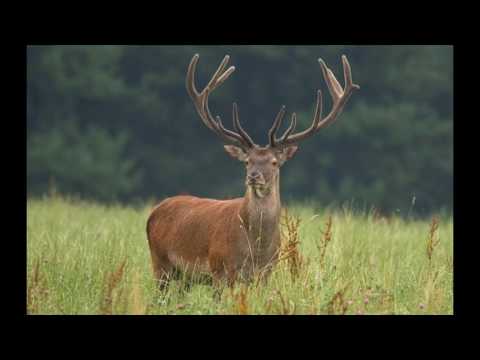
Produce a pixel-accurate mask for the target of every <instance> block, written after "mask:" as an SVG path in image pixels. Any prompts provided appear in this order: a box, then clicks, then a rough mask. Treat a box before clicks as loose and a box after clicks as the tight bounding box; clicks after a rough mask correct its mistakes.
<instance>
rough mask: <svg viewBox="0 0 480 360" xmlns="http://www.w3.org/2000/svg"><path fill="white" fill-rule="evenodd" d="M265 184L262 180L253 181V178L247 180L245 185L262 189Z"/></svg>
mask: <svg viewBox="0 0 480 360" xmlns="http://www.w3.org/2000/svg"><path fill="white" fill-rule="evenodd" d="M266 185H267V184H265V183H263V182H258V181H255V180H249V181H247V186H250V187H252V188H254V189H263V188H264V187H266Z"/></svg>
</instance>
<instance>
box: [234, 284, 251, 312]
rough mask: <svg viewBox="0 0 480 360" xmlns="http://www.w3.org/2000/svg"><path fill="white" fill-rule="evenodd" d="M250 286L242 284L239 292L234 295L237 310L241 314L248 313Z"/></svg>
mask: <svg viewBox="0 0 480 360" xmlns="http://www.w3.org/2000/svg"><path fill="white" fill-rule="evenodd" d="M247 290H248V287H247V286H245V285H242V286H241V287H240V291H239V293H238V294H236V295H235V296H234V298H235V300H236V303H235V304H236V310H237V313H238V314H239V315H248V300H247V293H248V291H247Z"/></svg>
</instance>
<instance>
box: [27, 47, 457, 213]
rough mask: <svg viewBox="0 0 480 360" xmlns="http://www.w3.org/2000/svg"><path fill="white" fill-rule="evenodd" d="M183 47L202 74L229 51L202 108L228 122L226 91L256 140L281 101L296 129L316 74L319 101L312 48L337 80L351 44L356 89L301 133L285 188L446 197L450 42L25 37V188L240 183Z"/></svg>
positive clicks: (208, 189) (432, 203) (421, 206)
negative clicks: (83, 42) (162, 42)
mask: <svg viewBox="0 0 480 360" xmlns="http://www.w3.org/2000/svg"><path fill="white" fill-rule="evenodd" d="M194 53H199V54H200V62H199V66H198V68H197V83H198V84H199V86H202V87H203V86H204V85H205V84H206V82H207V81H208V79H209V77H210V76H211V74H212V73H213V71H214V70H215V69H216V67H217V65H218V63H219V62H220V61H221V59H222V58H223V56H224V55H225V54H227V53H228V54H230V55H231V63H232V65H235V66H236V69H237V70H236V71H235V73H234V75H233V77H232V78H231V80H229V81H227V82H226V83H225V84H223V85H222V87H221V89H219V90H218V91H216V92H215V93H214V94H212V96H211V100H210V102H211V106H210V108H211V109H212V111H213V112H214V114H220V115H222V118H223V119H224V123H225V124H228V123H229V122H230V121H229V119H230V116H231V104H232V102H233V101H237V102H238V104H239V110H240V117H241V120H242V124H243V125H244V127H245V128H246V129H247V131H248V132H249V133H250V134H251V135H252V137H253V139H254V140H255V141H256V142H258V143H260V144H265V143H266V141H267V136H266V133H267V130H268V129H269V127H270V126H271V123H272V121H273V119H274V117H275V115H276V113H277V112H278V110H279V108H280V106H281V105H282V104H284V105H286V107H287V111H288V112H289V113H291V112H293V111H295V112H297V114H298V115H299V116H298V119H299V125H298V129H304V128H306V127H307V126H309V124H310V121H311V119H312V117H313V105H314V101H315V99H314V97H315V96H314V95H315V91H316V89H318V88H321V89H322V90H324V91H323V93H324V105H325V106H324V109H325V110H324V112H327V111H328V109H329V108H330V106H331V101H330V98H329V95H328V91H327V90H326V86H325V84H324V80H323V79H322V76H321V72H320V69H319V66H318V64H317V62H316V59H317V58H318V57H322V58H323V59H324V60H325V61H326V62H327V64H328V65H329V66H330V67H331V68H332V71H333V72H334V73H335V74H337V77H338V78H339V80H340V81H341V82H343V79H342V68H341V61H340V55H341V54H343V53H344V54H346V55H347V56H348V58H349V60H350V63H351V64H352V71H353V77H354V81H355V82H356V83H358V84H360V86H361V90H360V91H359V92H357V93H356V94H355V95H354V96H353V97H352V98H351V100H350V102H349V104H348V105H347V107H346V109H345V111H344V113H343V114H342V115H341V116H340V119H339V121H338V122H337V123H336V124H334V125H332V126H330V127H329V128H328V129H326V130H324V131H322V132H321V133H319V135H318V136H316V137H315V138H312V139H309V140H308V141H305V142H304V143H302V144H300V151H299V153H298V155H297V156H296V157H295V159H294V160H293V161H291V162H290V163H288V164H287V165H286V166H285V169H284V170H283V172H282V195H283V197H284V198H285V199H288V200H292V199H295V200H302V199H303V200H307V199H308V200H314V201H317V202H320V203H337V204H341V203H343V202H345V201H351V200H352V199H353V200H354V201H355V202H356V203H357V204H360V205H362V206H367V207H370V206H375V207H377V208H380V209H381V210H382V211H384V212H387V213H388V212H392V211H397V209H399V211H400V213H401V214H406V213H407V211H410V208H411V207H412V206H411V203H412V199H413V198H414V197H415V206H414V208H413V212H418V213H420V214H427V213H429V212H432V211H434V210H436V209H439V208H444V209H447V210H448V209H451V208H452V205H453V198H452V192H453V191H452V190H453V47H451V46H403V45H402V46H344V45H336V46H264V45H262V46H260V45H255V46H30V47H28V52H27V78H28V79H27V80H28V81H27V130H28V132H27V134H28V135H27V136H28V139H27V144H28V145H27V156H28V167H27V170H28V173H27V185H28V192H29V194H31V195H41V194H42V193H44V192H45V191H46V189H47V188H48V183H49V181H50V180H49V179H54V180H55V183H56V185H57V187H58V188H59V190H60V191H62V192H66V193H78V194H81V195H82V196H84V197H89V198H95V199H98V200H112V199H118V200H122V201H129V200H132V199H135V198H143V199H146V198H151V197H156V198H162V197H165V196H171V195H174V194H177V193H179V192H188V193H191V194H196V195H199V196H209V197H223V196H239V195H240V194H242V192H243V189H242V177H243V173H242V171H243V170H242V168H241V166H239V164H237V163H235V162H233V161H231V159H230V158H228V156H227V155H226V154H225V153H224V151H223V149H222V146H221V143H220V140H218V139H217V138H216V137H215V135H214V134H212V133H211V131H209V130H208V129H206V128H205V126H203V125H202V124H201V121H200V120H199V118H198V115H197V114H196V113H195V109H194V106H193V104H192V103H191V100H190V98H189V97H188V95H187V93H186V90H185V73H186V68H187V66H188V63H189V61H190V59H191V56H192V55H193V54H194ZM286 123H287V121H285V123H284V124H283V128H285V127H286V126H287V124H286ZM97 132H98V135H95V133H97ZM127 135H128V136H127ZM102 143H105V144H102ZM82 152H85V154H82ZM90 167H91V168H90Z"/></svg>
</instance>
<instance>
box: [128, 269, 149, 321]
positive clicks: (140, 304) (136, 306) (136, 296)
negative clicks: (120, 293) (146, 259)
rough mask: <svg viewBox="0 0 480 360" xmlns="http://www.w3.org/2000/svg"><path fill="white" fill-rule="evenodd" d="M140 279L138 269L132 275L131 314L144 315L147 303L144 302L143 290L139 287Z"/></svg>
mask: <svg viewBox="0 0 480 360" xmlns="http://www.w3.org/2000/svg"><path fill="white" fill-rule="evenodd" d="M139 284H140V281H139V274H138V271H135V273H134V275H133V284H132V290H131V291H130V301H129V302H130V304H131V311H130V313H131V314H133V315H144V314H146V313H147V305H146V304H145V301H144V297H143V292H142V290H141V289H140V285H139Z"/></svg>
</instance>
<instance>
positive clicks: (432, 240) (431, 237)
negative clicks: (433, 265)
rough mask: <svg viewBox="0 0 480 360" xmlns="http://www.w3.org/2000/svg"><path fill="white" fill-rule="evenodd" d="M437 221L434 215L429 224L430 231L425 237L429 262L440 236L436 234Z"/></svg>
mask: <svg viewBox="0 0 480 360" xmlns="http://www.w3.org/2000/svg"><path fill="white" fill-rule="evenodd" d="M439 223H440V222H439V220H438V218H437V217H436V216H434V217H433V218H432V222H431V224H430V231H429V234H428V239H427V258H428V261H429V262H431V261H432V256H433V252H434V250H435V248H436V247H437V245H438V244H439V243H440V237H439V236H438V233H437V231H438V226H439Z"/></svg>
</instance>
